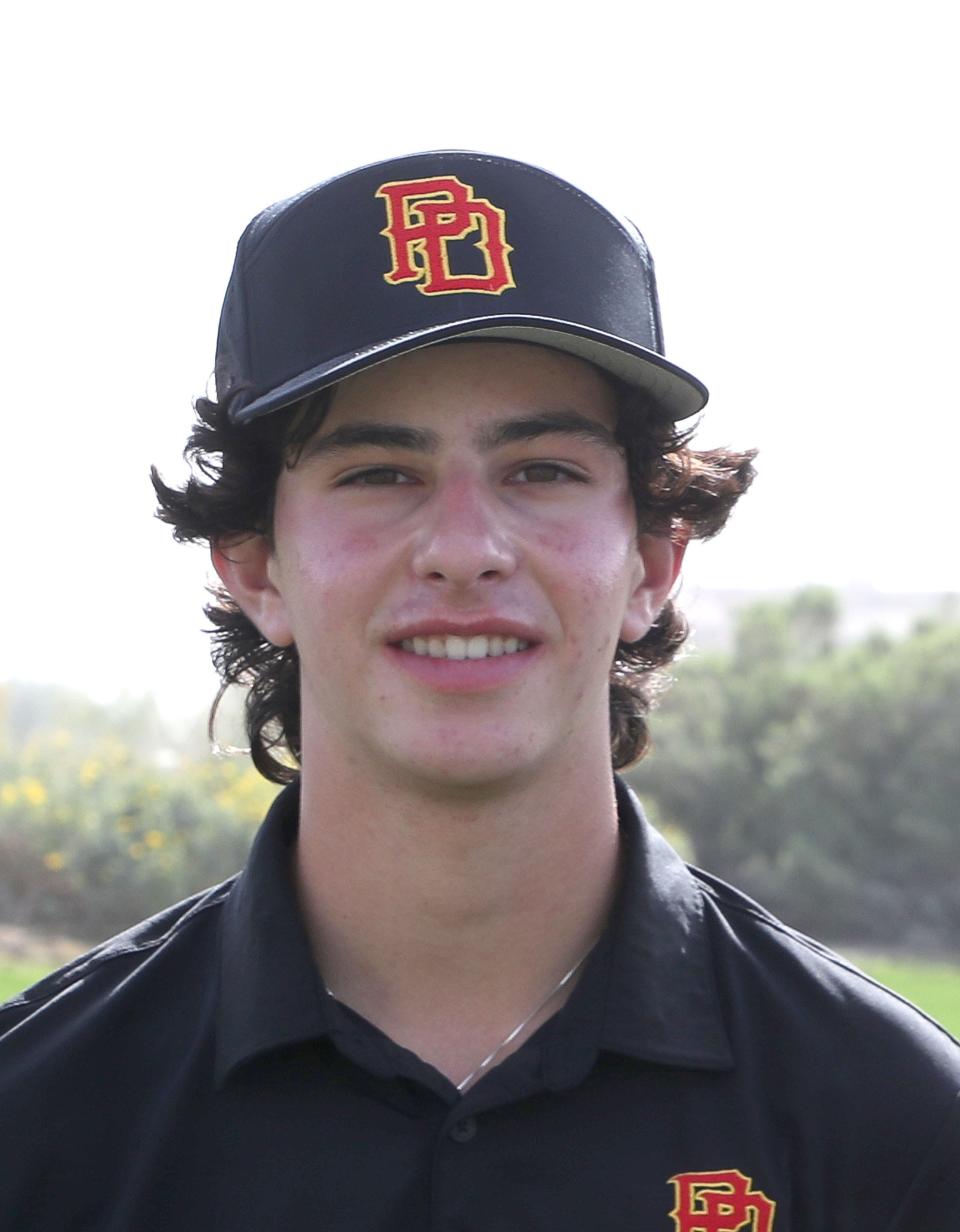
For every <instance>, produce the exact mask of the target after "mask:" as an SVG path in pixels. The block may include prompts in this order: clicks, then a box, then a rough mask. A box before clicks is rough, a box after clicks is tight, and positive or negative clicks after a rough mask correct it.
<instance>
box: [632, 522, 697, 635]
mask: <svg viewBox="0 0 960 1232" xmlns="http://www.w3.org/2000/svg"><path fill="white" fill-rule="evenodd" d="M686 548H687V545H686V542H685V541H684V542H679V543H675V542H674V541H673V540H672V539H671V538H670V537H669V536H667V535H640V536H638V539H637V554H638V570H637V572H638V580H637V583H636V585H635V587H634V590H633V593H632V594H631V596H630V598H629V600H628V602H627V610H626V612H625V614H624V618H623V626H622V628H621V631H620V637H621V640H622V641H624V642H639V640H640V639H641V638H642V637H643V636H644V635H645V634H646V633H648V632H649V630H650V628H651V626H652V625H653V623H654V622H655V621H656V619H657V617H658V616H659V615H660V612H661V611H662V610H663V605H664V604H665V603H666V601H667V599H668V598H669V597H670V592H671V591H672V590H673V588H674V586H675V585H676V582H677V578H678V577H679V576H680V566H681V565H682V564H683V554H684V552H685V551H686Z"/></svg>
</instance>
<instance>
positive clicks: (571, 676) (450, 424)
mask: <svg viewBox="0 0 960 1232" xmlns="http://www.w3.org/2000/svg"><path fill="white" fill-rule="evenodd" d="M615 424H616V406H615V399H614V394H613V391H612V389H611V387H610V385H609V384H608V383H607V382H606V380H605V379H604V378H603V377H602V376H601V375H600V374H599V373H598V372H597V371H596V369H594V368H593V367H592V366H591V365H589V364H587V363H585V362H583V361H581V360H579V359H575V358H573V357H570V356H567V355H563V354H560V353H558V352H555V351H550V350H547V349H544V348H540V347H534V346H527V345H521V344H515V343H495V342H471V343H454V344H449V345H443V346H439V347H430V348H426V349H423V350H420V351H416V352H414V353H412V354H410V355H407V356H405V357H402V358H399V359H396V360H393V361H391V362H389V363H385V364H381V365H379V366H377V367H374V368H371V369H369V370H367V371H366V372H364V373H361V374H360V375H358V376H356V377H353V378H351V379H349V380H347V381H345V382H343V383H342V384H341V385H340V386H339V388H338V389H337V391H336V393H335V395H334V397H333V400H332V403H331V407H330V410H329V413H328V415H327V417H326V419H325V421H324V423H323V425H322V427H321V429H320V430H319V432H318V433H317V435H316V436H315V437H314V438H313V440H312V441H311V442H310V443H309V444H308V445H307V447H306V448H305V449H304V451H303V453H302V455H301V457H300V459H299V460H298V462H297V464H296V466H295V467H294V468H293V469H292V470H285V471H283V472H282V473H281V476H280V479H279V481H278V486H277V494H276V505H275V516H274V552H273V554H271V555H268V556H266V557H265V573H266V583H265V585H264V587H263V589H262V591H261V592H260V595H259V597H258V600H257V604H258V606H257V608H256V610H255V611H250V610H249V609H248V614H251V615H252V616H253V618H254V619H255V620H256V622H257V624H258V625H259V627H260V628H261V631H262V632H264V634H265V635H266V636H267V637H268V638H270V640H271V641H274V642H276V643H278V644H285V643H289V642H290V641H291V640H292V641H294V642H295V643H296V646H297V648H298V651H299V655H300V661H301V670H302V682H301V692H302V706H303V729H302V736H303V748H304V759H305V762H308V761H309V759H310V758H311V757H314V758H316V757H318V756H320V757H323V758H326V757H328V756H329V757H331V758H337V759H339V760H340V763H341V764H349V765H352V766H354V767H356V771H357V773H359V774H364V775H366V776H382V779H383V782H384V783H393V784H396V783H397V782H413V781H416V782H418V783H419V784H420V785H421V787H423V786H425V785H427V784H433V786H434V788H435V789H437V790H451V789H453V788H455V787H458V786H459V787H463V788H469V789H471V790H473V791H476V790H477V789H479V788H481V787H482V786H483V785H489V786H490V787H493V786H494V784H495V783H501V784H502V783H504V782H506V781H517V780H518V777H519V779H523V778H524V777H525V776H529V775H530V774H535V773H537V772H538V771H540V772H546V773H549V772H551V770H553V769H555V768H557V767H558V766H562V765H564V764H567V765H569V764H571V762H570V760H569V759H571V758H573V759H574V762H573V764H577V763H576V759H577V758H578V757H579V758H582V757H584V756H591V755H597V754H599V755H601V756H603V757H605V758H607V759H609V719H608V698H607V682H608V677H609V670H610V666H611V663H612V660H613V657H614V653H615V650H616V645H617V640H618V639H619V638H620V637H621V636H622V637H624V638H625V640H628V641H633V640H636V639H637V638H639V637H641V636H642V635H643V634H644V633H645V632H646V629H647V628H648V627H649V624H650V623H651V621H652V619H653V618H654V617H655V615H656V612H657V610H659V607H660V605H661V603H662V601H663V597H664V596H665V594H666V591H667V590H668V589H669V585H670V584H672V581H673V578H674V576H675V573H676V567H677V564H678V563H679V562H678V557H677V553H676V552H675V550H674V549H673V548H672V547H671V545H669V544H668V543H666V541H664V540H653V539H650V538H649V537H646V536H644V537H641V540H640V542H639V544H638V541H637V534H636V521H635V514H634V509H633V501H632V497H631V493H630V488H629V484H628V480H627V474H626V468H625V463H624V460H623V457H622V454H621V452H620V450H619V449H618V447H617V446H616V443H615V441H614V438H613V429H614V427H615ZM264 550H265V549H264Z"/></svg>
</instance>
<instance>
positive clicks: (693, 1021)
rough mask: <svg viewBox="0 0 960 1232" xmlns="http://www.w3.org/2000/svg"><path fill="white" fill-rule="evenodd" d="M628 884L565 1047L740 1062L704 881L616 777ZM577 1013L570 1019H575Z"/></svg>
mask: <svg viewBox="0 0 960 1232" xmlns="http://www.w3.org/2000/svg"><path fill="white" fill-rule="evenodd" d="M615 780H616V793H617V810H618V814H619V820H620V836H621V852H622V855H621V860H622V864H621V882H620V888H619V892H618V895H617V901H616V904H615V907H614V911H613V913H612V916H611V922H610V926H609V928H608V929H607V932H606V934H605V936H604V938H603V939H602V940H601V942H600V944H599V946H598V947H597V949H596V950H595V952H594V954H593V955H592V956H591V960H590V962H589V963H588V966H587V969H586V970H585V972H584V976H583V978H582V979H581V980H580V983H579V984H578V986H577V988H576V989H575V991H574V993H573V995H572V996H571V998H570V1001H569V1002H568V1003H567V1006H566V1008H565V1010H564V1012H563V1014H561V1015H560V1019H561V1020H563V1019H566V1021H563V1022H562V1023H561V1021H559V1020H558V1024H557V1025H558V1031H557V1033H556V1040H557V1046H558V1048H559V1049H561V1050H562V1049H563V1047H564V1042H563V1041H566V1043H567V1044H569V1043H570V1042H571V1041H572V1040H574V1039H577V1038H579V1040H580V1041H583V1042H585V1041H586V1040H587V1039H589V1038H590V1036H591V1035H592V1038H593V1039H594V1040H596V1042H597V1045H598V1046H599V1047H600V1048H606V1049H610V1050H612V1051H615V1052H619V1053H623V1054H626V1055H629V1056H634V1057H637V1058H640V1059H642V1060H645V1061H652V1062H655V1063H658V1064H664V1065H676V1066H681V1067H684V1068H693V1069H715V1070H725V1069H731V1068H732V1067H733V1064H734V1060H733V1054H732V1051H731V1048H730V1042H729V1038H728V1036H727V1031H726V1027H725V1025H724V1019H723V1012H722V1008H721V1002H720V995H719V990H718V986H717V980H716V975H715V972H714V959H713V950H712V945H711V940H710V936H709V934H708V930H707V924H706V921H705V918H704V902H703V892H702V888H701V885H700V883H699V882H698V880H697V879H696V878H695V876H694V874H693V873H692V872H691V870H690V869H689V868H688V867H687V865H686V864H685V863H684V862H683V861H682V860H681V859H680V857H679V856H678V855H677V853H676V852H675V851H674V850H673V848H672V847H671V846H670V845H669V844H668V843H667V842H666V840H665V839H664V838H663V837H662V836H661V835H660V834H659V833H658V832H657V831H656V830H655V829H654V828H653V827H652V826H651V825H650V823H649V822H648V821H647V820H646V818H645V817H644V815H643V810H642V808H641V807H640V802H639V800H638V799H637V797H636V796H635V795H634V793H633V791H632V790H631V789H630V788H629V787H628V786H627V784H626V783H625V782H624V781H623V780H622V779H621V778H620V777H619V776H615ZM568 1011H569V1012H568Z"/></svg>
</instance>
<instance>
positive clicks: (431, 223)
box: [216, 150, 707, 423]
mask: <svg viewBox="0 0 960 1232" xmlns="http://www.w3.org/2000/svg"><path fill="white" fill-rule="evenodd" d="M456 338H488V339H506V340H512V341H517V342H530V343H536V344H539V345H541V346H547V347H552V348H554V349H556V350H559V351H565V352H567V353H568V354H571V355H576V356H579V357H580V358H582V359H585V360H588V361H589V362H591V363H592V364H595V365H596V366H597V367H598V368H601V369H603V370H605V371H607V372H609V373H611V374H612V375H614V376H616V377H618V378H619V379H620V380H622V381H624V382H625V383H626V384H628V385H630V386H634V387H636V388H638V389H641V390H644V391H645V392H646V393H647V394H648V395H649V397H650V399H651V400H652V401H653V402H654V403H655V404H656V405H657V406H659V407H661V408H662V409H663V410H664V411H665V412H666V413H667V414H669V415H670V416H671V417H673V418H674V419H684V418H686V417H687V416H688V415H693V414H695V413H696V412H697V411H699V410H700V409H701V408H702V407H703V406H704V405H705V403H706V401H707V390H706V388H705V386H704V385H702V384H701V383H700V381H698V380H697V379H696V377H694V376H691V375H690V373H688V372H685V371H684V370H683V369H682V368H678V367H677V366H676V365H675V364H672V363H670V362H669V361H668V360H667V359H665V358H664V354H663V334H662V330H661V326H660V308H659V304H658V302H657V288H656V280H655V278H654V272H653V261H652V259H651V257H650V253H649V251H648V249H647V246H646V244H645V243H644V240H643V237H642V236H641V235H640V232H639V231H638V230H637V229H636V227H634V226H633V225H632V224H631V223H629V222H626V221H625V220H622V219H620V218H618V217H616V216H615V215H614V214H612V213H611V212H610V211H609V210H607V209H606V208H604V206H602V205H600V204H599V203H598V202H597V201H595V200H593V198H592V197H589V196H587V195H586V194H585V193H583V192H581V190H580V189H578V188H575V187H574V186H573V185H572V184H568V183H567V182H566V181H564V180H561V179H558V178H557V176H555V175H551V174H550V173H549V172H547V171H543V170H541V169H540V168H539V167H534V166H530V165H529V164H527V163H522V162H517V161H515V160H514V159H509V158H498V157H494V156H491V155H487V154H478V153H473V152H471V151H466V150H433V151H430V152H428V153H422V154H412V155H409V156H407V157H404V158H395V159H390V160H388V161H386V162H379V163H373V164H371V165H370V166H366V167H361V168H359V169H358V170H356V171H349V172H347V173H346V174H344V175H340V176H337V177H336V178H334V179H332V180H327V181H326V182H325V183H323V184H318V185H317V186H316V187H314V188H309V189H307V190H306V191H305V192H302V193H299V194H298V195H297V196H295V197H291V198H290V199H289V200H287V201H281V202H279V203H278V204H277V205H273V206H270V208H269V209H266V210H264V211H263V212H262V213H261V214H258V215H257V217H256V218H254V220H253V221H252V222H251V223H250V225H249V226H248V227H247V229H246V230H245V231H244V233H243V235H242V236H241V238H240V242H239V244H238V245H237V255H236V260H235V262H234V267H233V273H232V275H231V278H230V283H229V286H228V287H227V294H226V298H225V299H224V303H223V311H222V314H221V317H220V331H219V335H218V339H217V360H216V385H217V397H218V399H219V401H220V402H221V403H222V404H224V405H226V406H227V408H228V414H229V416H230V418H231V420H232V421H233V422H234V423H247V422H248V421H250V420H252V419H257V418H259V417H260V416H262V415H267V414H269V413H270V412H271V411H276V410H280V409H281V408H282V407H286V406H289V405H290V404H291V403H293V402H296V401H297V400H298V399H300V398H302V397H304V396H306V395H307V394H312V393H316V392H317V391H318V390H321V389H323V388H325V387H326V386H328V385H332V384H334V383H335V382H337V381H340V380H342V379H343V378H344V377H348V376H352V375H353V374H355V373H357V372H360V371H362V370H363V369H365V368H369V367H371V366H372V365H374V364H378V363H382V362H383V361H385V360H388V359H393V358H394V357H396V356H398V355H403V354H406V353H407V352H409V351H414V350H417V349H418V348H420V347H425V346H431V345H433V344H435V343H438V342H445V341H449V340H451V339H456Z"/></svg>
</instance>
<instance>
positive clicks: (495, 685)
mask: <svg viewBox="0 0 960 1232" xmlns="http://www.w3.org/2000/svg"><path fill="white" fill-rule="evenodd" d="M421 627H422V628H423V629H426V628H427V627H428V626H427V625H423V626H421ZM429 627H430V628H432V629H433V630H434V632H436V631H437V626H436V625H431V626H429ZM461 627H462V626H461ZM501 627H502V626H498V630H499V628H501ZM410 636H411V637H413V636H417V637H423V636H425V634H423V633H419V634H410ZM475 636H477V634H475ZM512 636H517V635H516V634H514V635H512ZM383 649H384V653H385V654H386V656H387V658H388V660H389V661H390V662H391V663H392V664H393V665H394V666H395V667H397V668H398V670H400V671H402V672H403V673H404V674H405V675H407V676H409V677H412V678H413V679H414V680H415V681H417V682H418V683H419V684H421V685H424V686H426V688H428V689H430V690H431V691H433V692H437V693H464V694H466V693H489V692H490V691H492V690H494V689H499V688H502V687H503V686H504V685H507V684H510V683H511V681H514V680H516V679H517V677H519V676H521V675H522V674H523V673H524V672H526V671H527V669H528V668H529V667H530V666H531V665H532V664H533V663H534V662H535V661H536V660H537V659H539V657H540V653H541V651H542V649H543V647H542V645H541V644H536V645H532V644H531V645H529V646H528V647H527V648H526V650H517V651H515V652H514V653H513V654H502V655H495V656H487V657H486V658H484V659H434V658H432V657H431V656H430V655H418V654H414V653H412V652H411V651H409V650H403V649H402V648H401V647H400V646H394V645H389V644H388V645H386V646H384V648H383Z"/></svg>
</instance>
